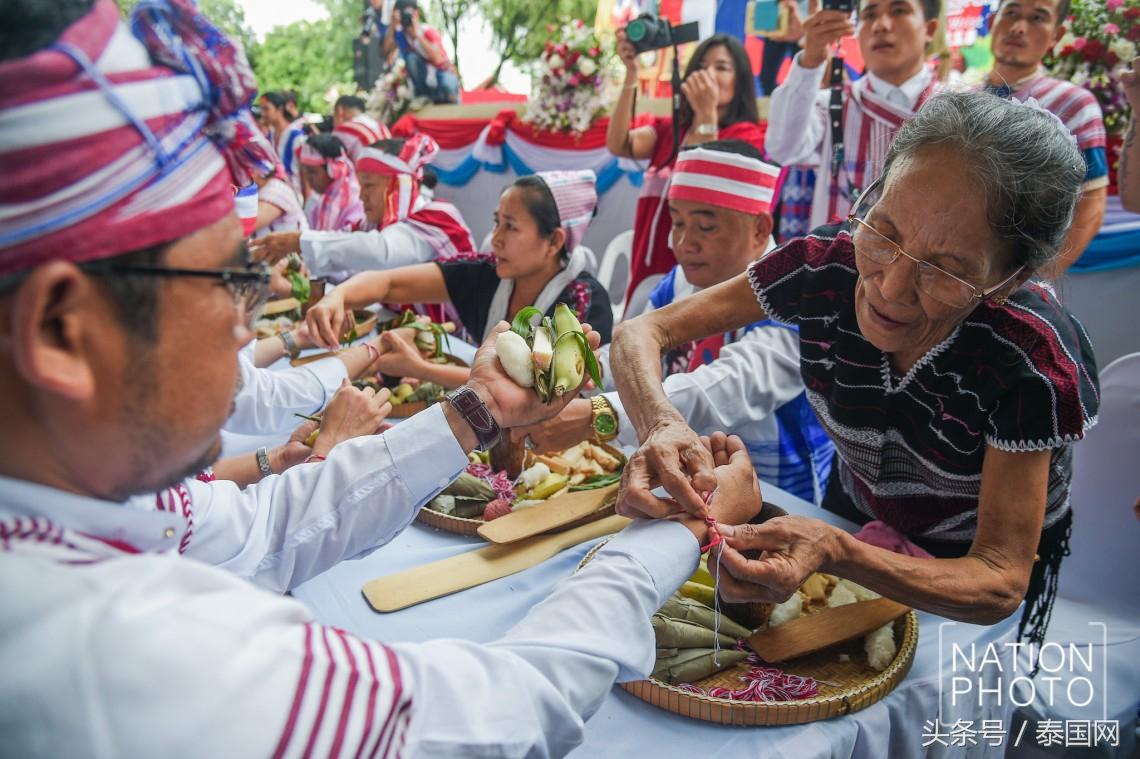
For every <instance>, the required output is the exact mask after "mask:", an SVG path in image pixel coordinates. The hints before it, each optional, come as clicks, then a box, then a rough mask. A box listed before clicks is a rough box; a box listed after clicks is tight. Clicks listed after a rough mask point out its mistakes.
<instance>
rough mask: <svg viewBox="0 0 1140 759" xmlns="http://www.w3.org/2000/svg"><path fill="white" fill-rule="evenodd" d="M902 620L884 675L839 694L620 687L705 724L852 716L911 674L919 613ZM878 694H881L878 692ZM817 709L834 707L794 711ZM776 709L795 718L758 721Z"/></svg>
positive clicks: (649, 684)
mask: <svg viewBox="0 0 1140 759" xmlns="http://www.w3.org/2000/svg"><path fill="white" fill-rule="evenodd" d="M612 539H613V537H612V536H611V537H609V538H606V539H605V540H603V541H601V542H600V543H598V544H597V545H596V546H594V547H593V548H591V549H590V550H589V551H588V552H587V553H586V555H585V556H584V557H582V560H581V561H580V562H579V563H578V566H577V567H576V568H575V570H574V571H575V572H576V573H577V572H580V571H581V570H582V568H583V567H585V566H586V565H587V564H589V563H590V561H591V560H593V558H594V556H596V555H597V553H598V551H600V550H601V549H602V547H604V546H605V545H606V543H608V542H609V541H610V540H612ZM902 620H903V629H902V636H901V637H902V640H901V641H900V642H899V645H898V651H897V652H896V653H895V658H894V659H892V660H891V663H890V664H889V665H887V668H886V669H884V670H883V671H882V672H879V673H877V674H875V675H873V676H871V677H869V678H868V679H866V680H864V681H863V682H861V683H858V684H856V685H851V686H848V687H846V688H845V689H844V690H842V691H840V692H837V693H831V694H828V695H826V696H813V697H811V698H805V699H800V700H797V701H769V702H759V701H732V700H730V699H726V698H713V697H712V696H707V695H701V694H699V693H691V692H690V691H687V690H684V689H683V688H679V687H677V686H676V685H670V684H669V683H666V682H663V681H661V680H656V679H654V678H653V677H649V678H646V679H644V680H636V681H633V682H629V683H620V686H621V688H622V689H623V690H625V691H626V692H628V693H630V694H631V695H633V696H634V697H636V698H639V699H641V700H643V701H645V702H646V703H648V704H650V705H651V706H655V707H657V708H659V709H663V710H664V711H667V712H670V713H672V714H676V715H678V716H681V717H687V718H689V719H698V720H700V721H702V722H713V723H715V724H724V725H736V726H744V727H750V726H751V727H755V726H761V725H765V724H771V725H790V724H802V723H806V722H817V721H820V720H824V719H831V718H832V717H838V716H843V715H845V714H851V713H852V712H855V711H859V710H861V709H865V708H866V707H868V706H870V705H871V704H874V703H877V702H878V701H881V700H882V699H883V698H885V697H886V696H887V695H888V694H889V693H890V692H891V691H893V690H894V689H895V688H896V687H897V686H898V684H899V682H901V681H902V679H903V678H904V677H906V675H907V673H908V672H909V671H910V667H911V664H912V663H913V662H914V654H915V650H916V649H917V647H918V613H917V612H915V611H914V610H913V609H912V610H910V611H909V612H907V613H906V614H905V615H904V616H903V617H902ZM643 691H645V693H643ZM654 691H657V692H659V693H660V692H664V693H668V694H670V695H671V696H672V697H674V698H675V699H677V700H678V701H679V702H680V703H681V704H686V703H687V704H693V703H696V704H707V705H709V706H710V707H717V708H718V709H721V710H726V711H728V712H729V714H730V715H731V716H734V717H735V716H739V717H741V718H740V719H734V720H717V719H705V718H703V717H699V716H694V715H693V714H692V713H689V714H686V713H684V712H681V711H678V710H677V709H673V708H669V707H668V706H665V705H663V704H660V703H656V702H655V701H653V700H650V698H649V697H648V696H649V695H651V694H652V693H653V692H654ZM876 691H878V692H877V693H876ZM868 695H870V698H869V700H867V701H866V702H865V703H859V704H858V705H857V706H855V707H854V708H852V703H853V702H856V700H857V699H859V698H860V697H864V696H868ZM818 706H823V707H833V708H832V709H829V710H828V712H827V713H825V714H823V715H821V716H818V717H814V718H805V719H796V718H795V715H794V713H795V712H797V711H807V710H808V709H810V708H812V707H818ZM834 707H839V710H838V711H835V710H834ZM777 710H782V711H783V712H787V711H791V712H792V713H793V714H792V717H791V718H789V717H788V715H787V714H781V715H779V717H780V719H779V721H773V722H765V721H764V720H763V719H758V718H762V717H764V716H765V715H766V713H768V712H772V713H773V714H772V715H771V716H772V717H773V718H775V717H776V716H777V715H776V714H775V712H776V711H777Z"/></svg>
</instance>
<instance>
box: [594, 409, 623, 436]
mask: <svg viewBox="0 0 1140 759" xmlns="http://www.w3.org/2000/svg"><path fill="white" fill-rule="evenodd" d="M594 431H595V432H597V433H598V435H601V436H605V435H613V434H614V433H616V432H617V419H615V418H614V417H613V415H612V414H598V416H597V417H596V418H595V419H594Z"/></svg>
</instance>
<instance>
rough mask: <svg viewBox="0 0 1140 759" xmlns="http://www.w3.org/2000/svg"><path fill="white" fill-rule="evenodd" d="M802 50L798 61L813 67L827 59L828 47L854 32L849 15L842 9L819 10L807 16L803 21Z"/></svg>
mask: <svg viewBox="0 0 1140 759" xmlns="http://www.w3.org/2000/svg"><path fill="white" fill-rule="evenodd" d="M803 31H804V51H803V53H801V54H800V56H801V57H800V63H801V64H802V65H803V66H805V67H806V68H809V69H813V68H815V67H816V66H819V65H820V64H822V63H824V62H825V61H827V57H828V50H827V49H828V48H829V47H830V46H831V45H833V44H835V43H836V42H838V41H839V40H841V39H843V38H844V37H850V36H851V35H853V34H855V24H854V23H852V21H851V16H850V15H849V14H847V13H844V12H843V11H819V12H818V13H813V14H811V15H810V16H808V19H807V21H804V23H803Z"/></svg>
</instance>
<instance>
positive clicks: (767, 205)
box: [669, 148, 780, 216]
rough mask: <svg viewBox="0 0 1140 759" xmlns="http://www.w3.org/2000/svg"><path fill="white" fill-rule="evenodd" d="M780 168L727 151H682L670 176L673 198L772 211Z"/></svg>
mask: <svg viewBox="0 0 1140 759" xmlns="http://www.w3.org/2000/svg"><path fill="white" fill-rule="evenodd" d="M779 175H780V169H779V168H777V167H775V166H772V165H771V164H767V163H764V162H763V161H760V160H757V159H755V158H752V157H750V156H746V155H741V154H739V153H726V152H725V151H723V150H708V149H707V148H690V149H689V150H682V151H681V153H680V154H679V155H678V156H677V162H676V163H675V164H674V165H673V173H672V175H671V176H670V178H669V200H688V201H692V202H693V203H704V204H705V205H710V206H719V207H721V208H727V209H729V210H731V211H740V212H741V213H746V214H748V215H749V216H757V215H759V214H762V213H768V211H769V209H771V207H772V193H773V190H774V188H775V187H776V179H777V177H779Z"/></svg>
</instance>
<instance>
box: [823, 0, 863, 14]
mask: <svg viewBox="0 0 1140 759" xmlns="http://www.w3.org/2000/svg"><path fill="white" fill-rule="evenodd" d="M823 10H825V11H843V12H844V13H853V12H854V11H855V0H823Z"/></svg>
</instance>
